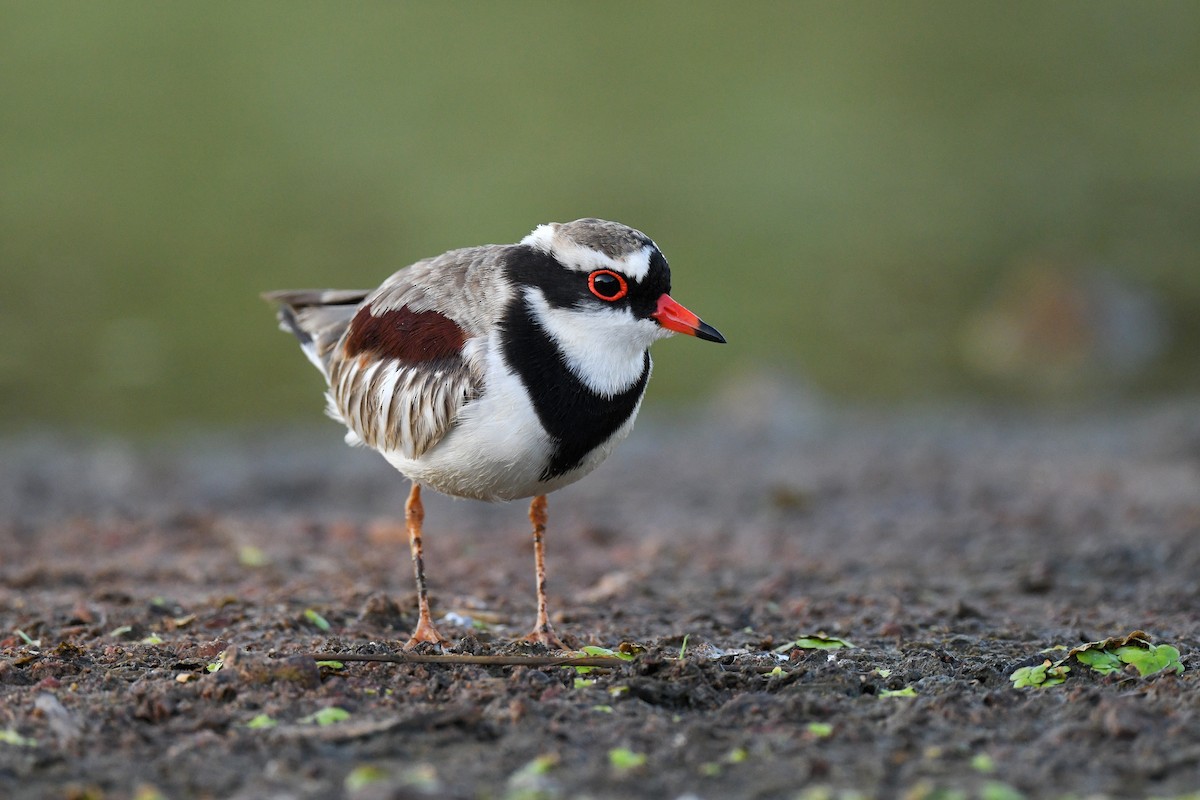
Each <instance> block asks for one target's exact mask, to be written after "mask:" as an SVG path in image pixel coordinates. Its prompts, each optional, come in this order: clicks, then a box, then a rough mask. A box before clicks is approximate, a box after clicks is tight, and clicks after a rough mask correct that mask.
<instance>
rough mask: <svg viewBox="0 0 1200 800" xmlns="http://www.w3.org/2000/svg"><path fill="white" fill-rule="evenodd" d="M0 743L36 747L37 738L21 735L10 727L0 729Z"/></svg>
mask: <svg viewBox="0 0 1200 800" xmlns="http://www.w3.org/2000/svg"><path fill="white" fill-rule="evenodd" d="M0 744H7V745H12V746H13V747H37V739H30V738H29V737H28V736H22V735H21V734H19V733H17V732H16V731H15V730H13V729H12V728H5V729H4V730H0Z"/></svg>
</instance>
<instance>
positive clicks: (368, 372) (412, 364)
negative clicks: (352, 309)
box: [329, 305, 480, 458]
mask: <svg viewBox="0 0 1200 800" xmlns="http://www.w3.org/2000/svg"><path fill="white" fill-rule="evenodd" d="M466 340H467V334H466V332H465V331H463V329H462V328H461V327H459V325H458V323H456V322H455V321H454V320H452V319H450V318H449V317H447V316H445V315H444V314H439V313H438V312H436V311H412V310H410V309H409V308H407V307H402V308H396V309H389V310H387V311H384V312H383V313H381V314H379V315H377V316H376V315H373V314H372V313H371V311H370V306H369V305H367V306H363V307H362V308H360V309H359V310H358V312H357V313H356V314H355V315H354V319H353V320H351V322H350V325H349V327H348V328H347V330H346V334H345V339H344V340H343V343H342V357H341V358H338V359H335V362H334V364H333V367H332V369H331V371H330V376H329V401H330V413H331V416H333V417H335V418H336V419H339V420H341V421H342V422H344V423H345V424H346V426H347V427H348V428H350V430H351V431H353V432H354V434H355V435H356V436H357V438H358V439H359V440H361V441H362V442H363V443H364V444H366V445H368V446H370V447H374V448H376V449H377V450H382V451H385V452H399V453H401V454H403V455H404V456H405V457H406V458H420V457H421V456H422V455H423V454H424V453H425V452H427V451H428V450H429V449H430V448H431V447H433V446H434V445H436V444H437V443H438V442H440V441H441V440H442V438H443V437H444V436H445V435H446V434H447V433H449V431H450V429H451V427H452V426H453V425H454V420H455V419H456V418H457V416H458V412H459V410H460V409H461V408H462V407H463V406H464V405H465V404H466V403H468V402H470V401H471V400H472V399H474V398H475V397H477V396H478V395H479V390H480V381H479V379H478V378H477V376H475V375H474V374H473V373H472V371H471V369H470V368H469V367H468V365H467V363H466V361H464V360H463V356H462V348H463V344H464V343H465V342H466Z"/></svg>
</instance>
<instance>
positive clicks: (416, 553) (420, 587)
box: [404, 481, 450, 650]
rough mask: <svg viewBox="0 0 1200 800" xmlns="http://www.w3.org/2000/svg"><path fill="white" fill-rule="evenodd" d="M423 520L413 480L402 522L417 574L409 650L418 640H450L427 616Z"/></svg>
mask: <svg viewBox="0 0 1200 800" xmlns="http://www.w3.org/2000/svg"><path fill="white" fill-rule="evenodd" d="M424 520H425V508H424V506H422V505H421V484H419V483H417V482H416V481H413V485H412V491H411V492H409V493H408V502H407V503H405V504H404V522H405V524H406V525H407V526H408V546H409V549H410V550H412V562H413V572H415V573H416V575H417V613H418V614H419V616H418V618H417V629H416V630H415V631H413V635H412V637H411V638H410V639H409V640H408V641H407V642H406V643H405V644H404V649H405V650H411V649H412V648H414V647H416V646H417V644H419V643H420V642H433V643H434V644H439V645H447V644H450V640H449V639H447V638H446V637H444V636H442V635H441V634H440V633H438V630H437V628H435V627H433V620H432V619H431V618H430V616H429V597H428V596H427V594H426V592H425V558H424V556H423V554H422V550H421V523H422V522H423V521H424Z"/></svg>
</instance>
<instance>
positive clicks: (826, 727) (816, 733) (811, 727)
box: [804, 722, 833, 739]
mask: <svg viewBox="0 0 1200 800" xmlns="http://www.w3.org/2000/svg"><path fill="white" fill-rule="evenodd" d="M804 730H805V731H807V732H808V734H809V735H810V736H813V737H815V738H817V739H825V738H827V737H829V736H832V735H833V726H832V725H830V724H829V723H828V722H810V723H808V724H807V725H805V726H804Z"/></svg>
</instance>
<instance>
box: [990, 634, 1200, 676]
mask: <svg viewBox="0 0 1200 800" xmlns="http://www.w3.org/2000/svg"><path fill="white" fill-rule="evenodd" d="M1060 649H1066V648H1065V647H1061V646H1060V647H1054V648H1049V649H1047V650H1043V651H1042V652H1043V653H1045V652H1051V651H1054V650H1060ZM1072 658H1074V659H1075V660H1076V661H1078V662H1079V663H1080V664H1082V665H1084V666H1086V667H1088V668H1090V669H1091V670H1093V671H1094V672H1098V673H1099V674H1101V675H1113V674H1116V673H1120V672H1124V671H1125V669H1126V666H1131V667H1133V668H1134V669H1135V670H1137V673H1138V675H1139V676H1141V677H1143V678H1146V677H1149V676H1151V675H1157V674H1158V673H1160V672H1173V673H1175V674H1177V675H1178V674H1179V673H1181V672H1183V670H1184V667H1183V662H1181V661H1180V660H1179V649H1178V648H1176V647H1174V646H1173V645H1169V644H1159V645H1156V644H1153V643H1151V641H1150V638H1149V637H1148V636H1147V635H1146V634H1145V633H1144V632H1142V631H1134V632H1133V633H1130V634H1129V635H1127V636H1114V637H1111V638H1108V639H1102V640H1100V641H1096V642H1088V643H1087V644H1082V645H1079V646H1078V647H1075V648H1072V649H1071V650H1069V651H1067V654H1066V655H1065V656H1064V657H1063V658H1061V659H1059V660H1058V661H1056V662H1053V663H1052V662H1051V661H1050V659H1046V660H1045V661H1044V662H1042V663H1041V664H1039V665H1038V666H1034V667H1022V668H1021V669H1018V670H1016V671H1015V672H1013V674H1012V675H1010V676H1009V680H1011V681H1012V682H1013V687H1014V688H1016V689H1024V688H1029V687H1046V686H1057V685H1058V684H1060V683H1062V682H1063V681H1064V680H1066V675H1067V673H1068V672H1070V671H1071V670H1070V668H1069V667H1067V666H1066V662H1067V661H1069V660H1070V659H1072Z"/></svg>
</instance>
